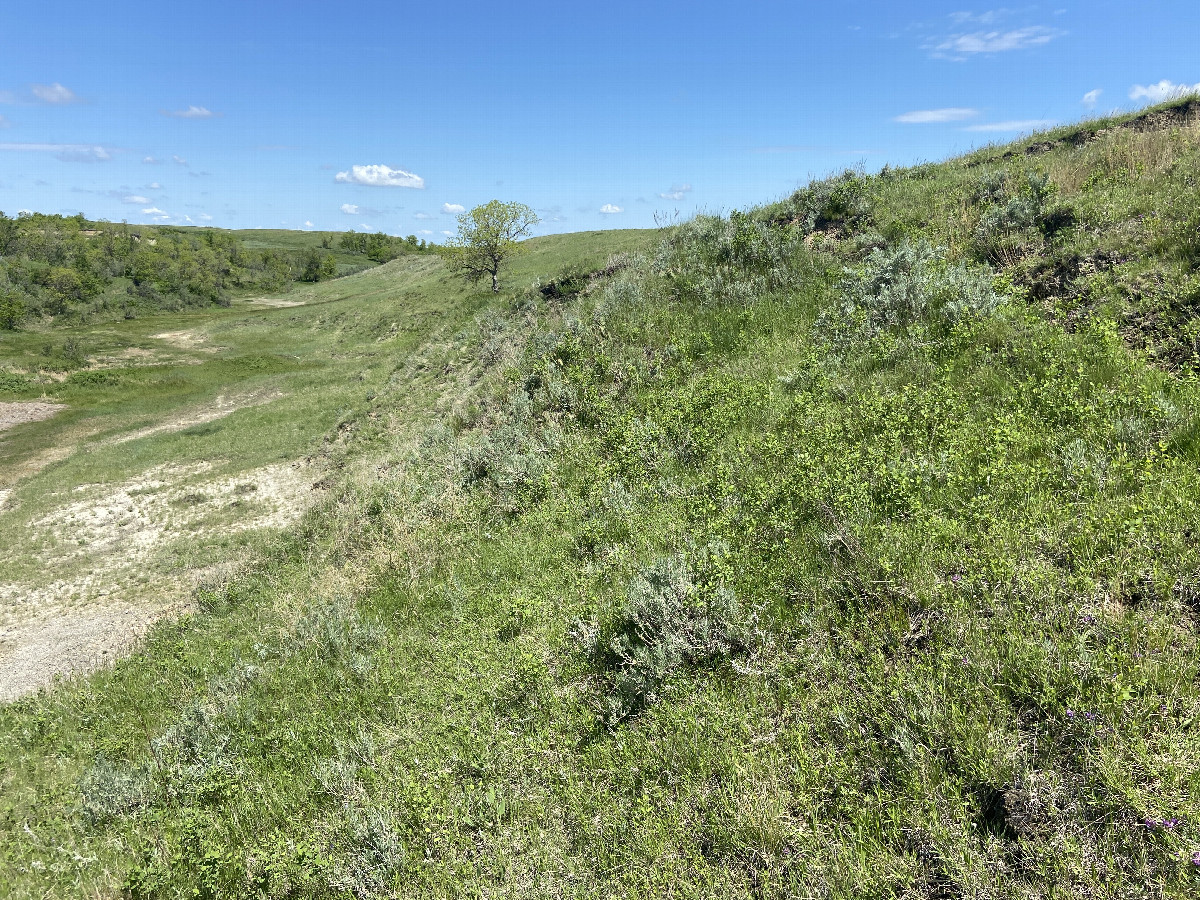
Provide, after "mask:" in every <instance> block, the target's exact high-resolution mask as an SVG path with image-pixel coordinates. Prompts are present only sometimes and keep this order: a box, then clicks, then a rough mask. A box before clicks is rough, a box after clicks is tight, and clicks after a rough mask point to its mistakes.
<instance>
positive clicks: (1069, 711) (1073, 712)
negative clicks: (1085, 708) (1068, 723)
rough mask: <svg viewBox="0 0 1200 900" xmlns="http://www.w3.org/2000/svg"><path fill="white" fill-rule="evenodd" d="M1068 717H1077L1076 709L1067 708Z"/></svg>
mask: <svg viewBox="0 0 1200 900" xmlns="http://www.w3.org/2000/svg"><path fill="white" fill-rule="evenodd" d="M1067 718H1068V719H1073V718H1075V710H1073V709H1068V710H1067Z"/></svg>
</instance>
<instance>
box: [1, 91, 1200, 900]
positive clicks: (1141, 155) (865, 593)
mask: <svg viewBox="0 0 1200 900" xmlns="http://www.w3.org/2000/svg"><path fill="white" fill-rule="evenodd" d="M1198 112H1200V103H1198V102H1197V101H1196V100H1195V99H1185V100H1181V101H1178V102H1174V103H1172V104H1167V105H1163V106H1161V107H1156V108H1154V109H1151V110H1146V111H1142V112H1140V113H1138V114H1135V115H1129V116H1124V117H1118V118H1112V119H1107V120H1098V121H1094V122H1087V123H1082V124H1080V125H1076V126H1071V127H1070V128H1063V129H1060V130H1057V131H1054V132H1050V133H1045V134H1038V135H1034V136H1032V137H1030V138H1029V139H1027V140H1023V141H1020V142H1017V143H1015V144H1012V145H1008V146H995V147H987V148H984V149H982V150H979V151H977V152H974V153H972V154H970V155H967V156H964V157H960V158H956V159H952V160H948V161H946V162H944V163H939V164H927V165H922V166H917V167H913V168H907V169H885V170H884V171H882V172H880V173H877V174H872V175H867V174H865V173H862V172H854V171H849V172H846V173H842V174H840V175H834V176H831V177H830V178H827V179H825V180H822V181H817V182H813V183H812V184H810V185H808V186H807V187H806V188H803V189H801V190H799V191H797V192H796V193H795V194H793V195H791V196H789V197H786V198H781V199H779V200H777V201H775V202H772V203H768V204H766V205H764V206H761V207H757V208H754V209H749V210H745V211H739V212H734V213H731V214H730V215H729V216H728V217H719V216H700V217H697V218H696V219H694V220H692V221H690V222H686V223H683V224H681V225H678V226H675V227H672V228H665V229H660V230H656V231H652V232H620V231H611V232H597V233H587V234H574V235H563V236H556V237H546V238H538V239H535V240H531V241H528V242H527V245H528V246H527V250H528V252H527V253H525V254H524V255H522V256H521V257H519V259H518V260H517V261H516V262H515V263H514V265H513V266H512V267H511V269H510V271H508V272H507V274H506V277H505V278H504V280H503V282H502V290H501V292H500V293H499V294H498V295H493V294H492V293H491V291H490V290H486V289H484V290H480V289H477V288H475V287H472V286H470V285H465V284H463V283H461V282H457V281H454V280H452V279H451V278H450V277H449V276H448V275H447V274H445V272H444V271H443V270H442V267H441V262H440V260H439V259H438V257H437V256H436V255H434V254H412V255H406V256H402V257H400V258H399V259H397V260H394V261H392V262H389V263H387V264H385V265H382V266H379V267H377V268H373V269H370V270H367V271H362V272H359V273H357V274H353V275H349V276H346V277H344V278H337V279H334V280H329V281H324V282H320V283H317V284H313V285H309V286H304V287H297V288H295V289H293V290H292V291H290V292H288V293H286V294H284V295H280V296H279V297H274V298H267V300H265V301H264V300H256V301H255V302H253V303H251V302H249V301H246V300H234V301H233V302H232V303H231V305H230V306H228V307H218V306H208V307H204V308H201V309H194V310H189V311H187V312H177V313H172V314H165V315H159V316H141V317H139V318H136V319H134V320H130V321H120V322H110V323H100V324H91V325H88V324H75V325H68V326H64V327H56V326H53V325H43V326H39V327H37V328H31V329H28V330H18V331H13V332H3V333H0V400H2V401H6V402H12V401H23V400H30V401H33V400H37V401H42V400H43V399H44V400H45V401H49V402H55V403H61V404H63V405H64V407H65V408H64V409H63V410H61V411H60V412H58V413H57V415H55V416H53V417H52V418H49V419H46V420H44V421H41V422H37V423H32V424H27V425H21V426H18V427H16V428H14V429H11V430H9V431H6V432H4V433H3V437H2V441H3V443H0V479H4V480H3V481H0V489H3V490H6V491H7V492H8V495H7V499H6V500H5V501H4V505H3V506H2V507H0V541H2V542H3V544H4V546H6V547H9V548H12V549H10V550H9V552H8V553H6V554H5V555H4V557H3V560H0V583H3V584H5V585H16V586H18V588H10V589H8V593H5V594H2V595H0V601H2V602H4V603H6V604H8V605H7V606H5V607H2V608H3V609H4V613H5V615H6V616H7V617H8V618H7V619H6V621H10V622H12V623H13V624H12V626H11V627H12V628H13V629H18V627H19V623H20V622H30V621H34V622H38V621H42V620H41V619H38V615H39V613H38V612H37V609H38V608H40V607H39V606H38V605H37V604H29V603H21V602H18V601H16V600H12V599H4V598H12V597H23V596H27V595H29V593H30V592H36V591H38V590H41V589H43V588H44V587H45V585H46V584H47V583H49V582H50V581H57V582H62V583H71V582H72V579H75V580H76V581H80V584H81V585H82V586H81V587H80V588H79V590H78V591H77V592H76V593H77V595H78V596H69V594H70V591H67V594H68V596H65V597H58V598H50V599H45V600H44V601H42V606H45V607H46V608H50V609H53V611H54V614H55V615H58V616H64V617H86V616H87V615H88V614H89V609H91V608H92V607H93V606H94V605H95V604H97V603H100V602H101V600H99V599H97V597H96V596H94V595H93V593H89V592H93V591H95V590H96V587H95V585H96V584H98V583H99V582H101V581H103V580H104V579H105V578H108V579H109V581H108V582H105V583H104V585H103V587H104V589H105V590H108V591H110V594H106V595H104V596H105V597H111V592H113V591H115V592H117V594H119V595H120V596H122V597H126V598H130V599H128V600H127V602H129V603H130V604H132V605H134V606H136V607H137V608H140V609H144V610H153V611H155V612H154V615H153V616H149V617H148V619H147V621H149V620H150V619H151V618H153V619H154V620H155V622H156V623H155V624H154V625H153V626H152V627H149V629H148V631H147V632H146V634H145V636H144V638H142V639H140V640H139V642H138V643H137V645H136V647H135V649H134V650H133V652H131V653H128V654H125V655H121V656H120V658H119V659H116V660H115V661H114V662H111V663H106V664H104V665H101V666H99V667H97V668H96V669H95V670H94V671H92V672H90V673H79V674H75V675H69V676H66V677H61V678H59V679H58V680H57V681H56V682H55V683H53V684H52V685H50V686H48V687H46V688H44V689H41V690H38V691H37V692H34V693H26V694H25V695H24V696H22V697H20V698H19V699H14V700H12V701H11V702H8V703H7V704H6V705H4V706H2V707H0V838H2V839H0V885H3V886H4V888H3V889H4V890H6V891H7V893H8V894H9V895H10V896H13V897H30V898H32V897H43V896H89V897H90V896H97V897H120V896H124V897H135V898H141V897H155V898H157V897H273V898H275V897H280V898H281V897H337V898H350V897H356V898H357V897H364V898H365V897H431V898H432V897H437V898H451V897H464V896H465V897H531V898H532V897H579V898H583V897H604V898H607V897H697V898H700V897H716V896H720V897H746V898H762V897H831V898H832V897H839V898H840V897H847V898H849V897H904V898H918V897H923V898H948V897H953V898H958V897H963V898H965V897H972V898H984V897H1030V898H1033V897H1077V896H1087V897H1144V896H1154V897H1181V898H1182V897H1189V896H1193V895H1194V893H1195V891H1196V890H1197V888H1200V801H1198V798H1200V681H1198V678H1200V652H1198V646H1197V629H1198V628H1200V538H1198V536H1197V534H1198V532H1197V528H1198V527H1200V526H1198V525H1197V523H1198V522H1200V418H1198V416H1200V385H1198V382H1197V380H1196V374H1195V373H1196V371H1197V364H1198V362H1200V357H1198V356H1197V344H1196V335H1197V333H1198V332H1197V328H1198V326H1197V321H1198V320H1197V317H1196V313H1195V310H1196V308H1197V305H1198V304H1200V218H1197V213H1196V210H1197V209H1200V203H1198V202H1197V200H1198V199H1200V197H1198V194H1197V191H1198V185H1200V118H1198ZM271 300H275V301H279V300H283V301H284V302H289V303H298V304H300V305H294V306H280V305H275V306H268V305H263V304H264V303H267V302H270V301H271ZM68 345H69V346H68ZM47 346H49V349H48V350H47V349H46V348H47ZM60 358H63V359H67V358H70V359H73V360H76V361H77V364H74V363H73V364H72V365H70V366H62V365H58V364H57V363H56V362H55V361H56V360H58V359H60ZM214 413H219V415H215V414H214ZM48 448H58V449H57V452H56V453H55V454H52V457H53V458H52V459H50V461H48V462H47V461H46V453H47V449H48ZM114 492H115V493H121V497H120V498H118V499H119V500H120V501H121V502H122V503H124V502H125V500H126V498H128V499H129V500H130V501H131V502H130V504H129V509H130V510H131V511H130V512H128V513H127V514H126V515H127V521H128V522H131V523H132V524H130V525H129V527H128V528H126V530H125V531H121V530H120V527H121V526H120V522H121V521H122V519H121V516H120V515H117V514H110V513H105V514H104V515H100V514H98V513H97V510H98V509H100V508H101V507H103V508H104V509H108V507H104V506H103V504H105V503H106V502H109V503H110V500H111V498H112V496H113V495H114ZM149 498H157V499H154V500H153V502H150V499H149ZM267 499H270V500H271V503H272V504H274V505H273V506H269V504H268V503H267ZM143 500H144V501H145V502H141V501H143ZM139 504H140V505H139ZM110 506H111V503H110ZM72 516H74V518H72ZM110 520H111V521H112V523H113V527H112V528H107V526H106V525H105V524H104V523H107V522H109V521H110ZM143 520H144V521H143ZM39 523H41V524H39ZM106 528H107V530H106ZM114 529H116V530H114ZM139 534H148V535H150V536H151V538H152V540H150V539H144V538H138V537H137V535H139ZM81 540H82V541H84V543H83V544H80V543H79V541H81ZM139 548H140V549H139ZM128 558H132V559H133V560H134V562H133V564H132V565H126V564H125V562H123V561H122V560H127V559H128ZM95 572H100V573H101V576H100V577H99V579H97V577H96V576H94V574H93V573H95ZM106 573H107V574H106ZM89 575H91V576H92V578H91V581H87V580H86V579H85V578H84V576H89ZM81 579H82V580H81ZM84 581H86V584H84ZM128 585H132V587H129V586H128ZM21 592H24V593H21ZM166 598H173V599H171V603H172V604H173V605H172V606H171V607H170V609H169V610H168V611H166V612H164V611H163V610H164V609H165V607H164V606H163V604H164V603H165V602H166ZM103 602H106V603H107V602H111V600H109V599H106V600H104V601H103ZM27 607H33V608H32V609H30V608H27ZM20 627H24V626H20ZM20 633H21V634H23V635H24V634H32V632H29V631H28V629H26V631H21V632H20ZM29 639H30V640H33V638H32V637H30V638H29ZM114 655H115V654H114Z"/></svg>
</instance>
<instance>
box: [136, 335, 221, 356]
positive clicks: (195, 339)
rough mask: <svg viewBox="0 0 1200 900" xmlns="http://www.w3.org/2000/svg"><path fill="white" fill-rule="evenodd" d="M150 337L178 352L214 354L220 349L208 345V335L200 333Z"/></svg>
mask: <svg viewBox="0 0 1200 900" xmlns="http://www.w3.org/2000/svg"><path fill="white" fill-rule="evenodd" d="M150 337H152V338H154V339H155V340H156V341H163V342H164V343H167V344H170V345H171V346H172V347H176V348H178V349H179V350H192V351H196V352H199V353H216V352H217V351H218V350H220V349H221V348H220V347H213V346H209V345H208V335H207V334H205V333H204V332H202V331H195V330H190V331H164V332H162V333H160V334H152V335H150Z"/></svg>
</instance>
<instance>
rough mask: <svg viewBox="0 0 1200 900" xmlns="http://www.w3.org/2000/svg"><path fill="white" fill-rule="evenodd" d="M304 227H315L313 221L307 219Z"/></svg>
mask: <svg viewBox="0 0 1200 900" xmlns="http://www.w3.org/2000/svg"><path fill="white" fill-rule="evenodd" d="M304 227H305V228H312V227H313V223H312V222H307V221H306V222H305V223H304Z"/></svg>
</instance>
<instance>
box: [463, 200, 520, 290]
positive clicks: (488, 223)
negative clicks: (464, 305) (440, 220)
mask: <svg viewBox="0 0 1200 900" xmlns="http://www.w3.org/2000/svg"><path fill="white" fill-rule="evenodd" d="M538 221H539V219H538V217H537V214H536V213H535V212H534V211H533V210H532V209H530V208H529V207H528V206H526V205H525V204H524V203H501V202H500V201H499V200H493V201H492V202H491V203H486V204H484V205H483V206H477V207H475V208H474V209H472V210H468V211H467V212H465V213H463V214H462V215H460V216H459V217H458V234H456V235H455V236H454V237H452V238H451V239H450V240H449V241H448V242H447V243H446V248H445V250H444V251H443V252H444V254H445V258H446V265H447V267H448V268H449V269H450V271H451V272H454V273H455V274H456V275H461V276H462V277H463V278H466V279H467V280H468V281H470V282H472V283H476V282H479V281H480V280H482V279H483V277H484V276H485V275H491V276H492V291H493V292H496V293H499V291H500V268H501V267H502V266H503V265H504V263H505V261H507V260H508V259H509V258H510V257H512V256H513V255H514V254H516V253H518V252H520V244H518V243H517V240H518V238H522V237H526V236H528V234H529V230H530V229H531V228H532V227H533V226H534V225H536V224H537V223H538Z"/></svg>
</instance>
